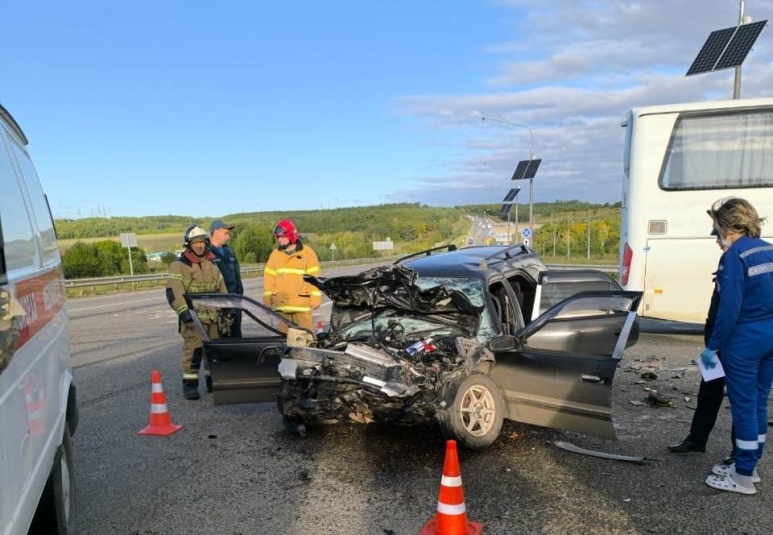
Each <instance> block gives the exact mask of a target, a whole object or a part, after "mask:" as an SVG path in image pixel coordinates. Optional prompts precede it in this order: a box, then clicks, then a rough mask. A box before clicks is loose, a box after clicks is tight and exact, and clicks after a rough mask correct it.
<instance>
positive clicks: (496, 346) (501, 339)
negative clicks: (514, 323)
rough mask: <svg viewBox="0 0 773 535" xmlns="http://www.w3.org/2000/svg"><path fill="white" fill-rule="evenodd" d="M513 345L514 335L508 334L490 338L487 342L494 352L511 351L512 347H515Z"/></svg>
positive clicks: (514, 344)
mask: <svg viewBox="0 0 773 535" xmlns="http://www.w3.org/2000/svg"><path fill="white" fill-rule="evenodd" d="M515 346H516V340H515V336H510V335H509V334H506V335H503V336H497V337H496V338H492V339H491V340H490V341H489V343H488V348H489V349H490V350H491V351H492V352H494V353H502V352H504V351H512V350H513V349H515Z"/></svg>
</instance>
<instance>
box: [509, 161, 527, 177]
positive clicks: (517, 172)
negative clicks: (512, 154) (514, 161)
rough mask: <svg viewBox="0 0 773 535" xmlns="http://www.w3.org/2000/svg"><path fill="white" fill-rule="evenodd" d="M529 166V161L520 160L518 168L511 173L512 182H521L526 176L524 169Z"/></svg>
mask: <svg viewBox="0 0 773 535" xmlns="http://www.w3.org/2000/svg"><path fill="white" fill-rule="evenodd" d="M528 166H529V160H521V161H520V162H518V166H517V167H516V168H515V171H514V172H513V178H512V180H521V179H522V178H524V175H525V174H526V168H527V167H528Z"/></svg>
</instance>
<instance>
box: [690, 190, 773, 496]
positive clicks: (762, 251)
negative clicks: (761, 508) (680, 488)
mask: <svg viewBox="0 0 773 535" xmlns="http://www.w3.org/2000/svg"><path fill="white" fill-rule="evenodd" d="M709 215H711V218H712V220H713V221H714V227H715V228H716V229H717V232H718V233H719V236H720V237H721V239H722V241H723V244H724V245H725V247H726V248H727V249H726V252H725V255H724V262H723V264H722V266H721V270H720V272H719V274H718V281H717V282H718V285H719V295H720V298H719V307H718V309H717V316H716V321H715V323H714V327H713V329H712V330H711V337H710V338H709V341H708V344H707V346H706V348H705V349H704V350H703V352H702V353H701V360H702V361H703V364H704V365H705V366H706V367H708V368H712V367H714V366H716V365H717V362H718V359H717V351H721V353H722V365H723V367H724V369H725V374H726V384H727V395H728V397H729V399H730V408H731V413H732V416H733V431H734V433H735V447H734V459H735V463H734V464H732V465H730V466H727V465H724V464H718V465H715V466H714V468H713V469H712V472H713V474H714V475H710V476H709V477H708V478H707V479H706V484H707V485H709V486H710V487H713V488H716V489H720V490H726V491H730V492H738V493H741V494H755V493H756V492H757V489H756V488H755V486H754V484H755V483H757V482H759V481H760V478H759V475H758V474H757V470H756V466H757V462H758V461H759V460H760V457H761V456H762V451H763V447H764V445H765V435H766V433H767V429H768V415H767V412H768V405H767V402H768V395H769V393H770V388H771V383H773V245H771V244H770V243H768V242H766V241H764V240H762V239H760V233H761V228H760V226H761V224H762V223H763V219H760V217H759V216H758V215H757V211H756V210H755V209H754V207H753V206H752V205H751V204H750V203H749V202H748V201H746V200H744V199H739V198H735V197H733V198H728V199H721V200H719V201H717V202H715V203H714V205H713V206H712V208H711V210H709Z"/></svg>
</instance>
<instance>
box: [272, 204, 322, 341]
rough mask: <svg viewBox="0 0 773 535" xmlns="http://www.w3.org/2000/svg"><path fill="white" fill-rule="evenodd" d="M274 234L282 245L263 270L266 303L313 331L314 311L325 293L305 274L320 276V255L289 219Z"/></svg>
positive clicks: (282, 221)
mask: <svg viewBox="0 0 773 535" xmlns="http://www.w3.org/2000/svg"><path fill="white" fill-rule="evenodd" d="M274 237H275V238H276V240H277V243H278V246H277V248H276V249H275V250H273V251H272V252H271V256H269V258H268V263H267V264H266V269H265V270H264V272H263V302H264V303H265V304H266V306H269V307H271V308H272V309H273V310H275V311H276V312H278V313H279V314H280V315H281V316H283V317H284V318H286V319H288V320H290V321H292V322H293V323H295V324H296V325H298V326H300V327H303V328H305V329H308V330H310V331H313V330H314V323H313V320H312V317H311V311H312V310H316V309H317V308H319V306H320V305H321V304H322V292H320V291H319V290H318V289H317V288H316V287H314V286H312V285H311V284H309V283H307V282H305V281H304V280H303V276H304V275H313V276H315V277H319V275H320V269H319V259H318V258H317V254H316V253H315V252H314V250H313V249H312V248H311V247H309V246H308V245H305V244H304V243H303V240H302V239H301V237H300V235H299V234H298V229H296V228H295V225H294V224H293V222H292V221H290V220H289V219H282V220H281V221H279V223H277V224H276V227H275V228H274ZM283 328H284V326H283Z"/></svg>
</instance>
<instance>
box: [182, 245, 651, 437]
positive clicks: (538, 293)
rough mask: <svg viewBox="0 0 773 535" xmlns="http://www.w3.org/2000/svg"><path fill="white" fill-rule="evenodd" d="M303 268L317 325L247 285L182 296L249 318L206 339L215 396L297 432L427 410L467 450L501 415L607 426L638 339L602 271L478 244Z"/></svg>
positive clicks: (422, 416) (597, 431) (423, 418)
mask: <svg viewBox="0 0 773 535" xmlns="http://www.w3.org/2000/svg"><path fill="white" fill-rule="evenodd" d="M308 280H309V281H310V282H312V284H314V285H315V286H317V287H318V288H319V289H320V290H321V291H322V292H324V294H325V295H327V296H328V298H329V299H330V300H331V301H332V311H331V315H330V321H329V330H328V331H327V332H324V333H311V332H308V331H306V330H303V329H300V328H298V327H297V326H295V325H292V324H289V323H288V322H287V321H286V320H284V319H283V318H281V317H279V316H278V315H276V314H274V313H273V312H272V311H271V310H269V309H267V308H266V307H264V306H263V305H262V304H260V303H258V302H256V301H254V300H252V299H250V298H249V297H245V296H235V295H228V294H225V295H224V294H203V295H190V296H188V297H189V299H190V302H191V305H192V308H193V310H194V311H195V310H196V309H200V308H201V307H208V308H218V309H226V310H228V309H236V308H240V309H242V310H243V311H244V316H246V317H249V318H251V319H252V320H254V321H253V322H248V321H246V320H245V322H244V325H243V331H244V334H243V337H242V338H222V339H217V340H206V341H205V343H204V352H205V356H206V358H207V360H208V363H209V367H210V371H211V374H212V379H213V389H214V401H215V403H216V404H225V403H243V402H275V403H277V406H278V409H279V412H280V413H281V415H282V418H283V420H284V423H285V425H286V427H287V428H288V429H289V430H291V431H295V432H298V433H300V434H304V433H305V432H306V426H307V425H308V424H311V423H320V422H334V421H342V420H347V421H354V422H360V423H370V422H398V423H402V424H420V423H426V422H429V421H436V422H437V423H438V425H439V427H440V429H441V431H442V433H443V434H444V435H445V436H446V437H449V438H455V439H456V440H457V441H459V443H460V444H461V445H462V446H464V447H467V448H471V449H475V448H483V447H486V446H488V445H490V444H491V443H492V442H494V440H496V438H497V437H498V436H499V433H500V431H501V428H502V422H503V419H505V418H507V419H511V420H516V421H519V422H524V423H530V424H536V425H541V426H546V427H552V428H556V429H565V430H574V431H580V432H583V433H588V434H593V435H598V436H602V437H606V438H614V436H615V435H614V428H613V426H612V421H611V390H612V381H613V378H614V374H615V371H616V368H617V365H618V363H619V361H620V359H621V357H622V354H623V350H624V349H625V347H627V346H629V345H631V344H633V343H635V341H636V339H637V337H638V320H637V318H636V313H635V311H636V309H637V306H638V304H639V300H640V298H641V294H639V293H637V292H625V291H623V290H621V289H620V287H619V286H618V285H617V283H615V282H614V281H613V280H612V279H610V278H609V277H607V276H606V275H605V274H603V273H601V272H598V271H593V270H576V271H550V270H548V269H547V268H546V267H545V265H544V264H543V263H542V262H541V261H540V260H539V258H538V257H537V255H536V254H535V253H534V251H533V250H531V249H529V248H528V247H524V246H516V247H509V248H508V247H502V246H484V247H467V248H464V249H460V250H453V249H452V248H451V250H446V251H444V252H438V251H436V250H430V251H425V252H422V253H420V254H417V255H412V256H411V257H406V258H405V259H402V260H400V261H398V262H397V263H395V264H394V265H387V266H381V267H376V268H372V269H369V270H366V271H363V272H362V273H359V274H357V275H353V276H340V277H331V278H318V279H317V278H309V279H308ZM194 316H195V315H194ZM194 319H195V321H197V322H198V320H197V318H194ZM248 324H249V325H248ZM285 333H286V334H285Z"/></svg>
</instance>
